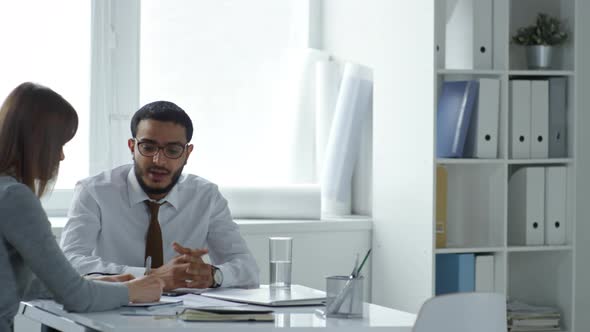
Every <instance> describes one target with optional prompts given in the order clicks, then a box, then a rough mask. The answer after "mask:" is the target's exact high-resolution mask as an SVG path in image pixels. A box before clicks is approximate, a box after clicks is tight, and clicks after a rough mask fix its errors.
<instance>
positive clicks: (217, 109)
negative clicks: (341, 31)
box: [139, 0, 314, 186]
mask: <svg viewBox="0 0 590 332" xmlns="http://www.w3.org/2000/svg"><path fill="white" fill-rule="evenodd" d="M140 22H141V29H140V36H141V39H140V40H141V42H140V66H139V68H140V75H139V76H140V80H139V82H140V83H139V101H140V104H141V105H144V104H146V103H149V102H152V101H155V100H169V101H172V102H175V103H177V104H178V105H179V106H180V107H182V108H183V109H184V110H185V111H187V112H188V113H189V115H190V116H191V118H192V120H193V122H194V126H195V134H194V138H193V144H194V146H195V149H194V152H193V154H192V155H191V160H189V163H188V165H187V167H186V168H185V170H187V171H188V172H191V173H194V174H198V175H200V176H203V177H205V178H207V179H209V180H211V181H213V182H216V183H219V184H221V185H231V186H240V185H249V186H252V185H254V186H256V185H276V184H294V183H302V182H309V181H313V180H314V179H311V178H309V177H308V178H302V177H298V176H296V174H297V173H298V172H297V171H295V170H294V169H296V168H313V166H314V165H313V163H312V160H304V159H299V160H296V159H294V158H293V157H294V154H293V152H294V151H296V150H297V149H308V150H309V149H313V146H307V147H296V145H297V144H305V142H306V141H305V140H298V139H297V135H298V134H300V133H301V130H302V128H297V123H298V122H297V116H298V115H297V114H296V112H297V110H296V109H295V108H294V107H293V105H295V104H297V101H296V100H294V98H296V97H297V96H296V95H293V94H291V93H292V92H293V91H294V90H295V89H296V88H297V87H296V86H293V84H292V83H293V82H292V81H290V80H292V79H293V78H294V77H295V76H296V75H294V73H293V71H294V70H300V69H301V66H297V63H300V62H298V60H299V59H297V58H296V56H298V55H301V54H302V52H300V51H294V50H295V49H299V50H301V49H303V48H305V47H307V43H308V11H307V4H306V1H301V0H281V1H277V0H249V1H242V0H225V1H193V0H175V1H170V0H148V1H142V2H141V17H140ZM303 130H304V131H305V130H306V131H307V135H308V137H313V131H314V128H304V129H303Z"/></svg>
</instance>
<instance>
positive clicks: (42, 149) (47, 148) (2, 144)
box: [0, 82, 78, 197]
mask: <svg viewBox="0 0 590 332" xmlns="http://www.w3.org/2000/svg"><path fill="white" fill-rule="evenodd" d="M77 129H78V115H77V114H76V111H75V110H74V108H73V107H72V105H70V103H68V102H67V101H66V100H65V99H64V98H63V97H62V96H60V95H59V94H58V93H56V92H55V91H53V90H51V89H49V88H47V87H44V86H42V85H39V84H35V83H30V82H26V83H22V84H21V85H19V86H18V87H16V89H14V90H13V91H12V92H11V93H10V94H9V95H8V97H7V98H6V100H5V101H4V103H3V104H2V107H0V174H10V175H12V176H14V177H15V178H16V179H17V180H18V181H19V182H21V183H23V184H25V185H26V186H28V187H29V188H31V190H32V191H33V192H34V193H35V194H36V195H37V197H41V196H42V195H43V194H44V193H45V190H46V188H47V183H48V182H49V181H50V180H52V179H53V178H55V177H56V176H57V170H58V168H59V162H60V158H61V152H62V148H63V146H64V144H65V143H66V142H68V141H69V140H71V139H72V137H74V135H75V134H76V130H77Z"/></svg>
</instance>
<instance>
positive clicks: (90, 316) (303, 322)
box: [18, 300, 416, 332]
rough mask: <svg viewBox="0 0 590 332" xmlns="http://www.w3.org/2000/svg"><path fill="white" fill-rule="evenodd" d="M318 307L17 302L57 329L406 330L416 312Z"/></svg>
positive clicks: (371, 306) (202, 331)
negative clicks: (156, 309)
mask: <svg viewBox="0 0 590 332" xmlns="http://www.w3.org/2000/svg"><path fill="white" fill-rule="evenodd" d="M317 308H321V307H288V308H273V310H274V311H275V321H274V322H214V323H203V322H184V321H182V320H178V319H174V318H156V317H150V316H123V315H120V314H119V311H118V310H113V311H105V312H95V313H85V314H79V313H71V312H66V311H63V310H62V309H61V305H59V304H57V303H55V302H54V301H48V300H35V301H30V302H21V304H20V308H19V312H18V315H22V316H24V317H26V318H28V319H31V320H34V321H37V322H39V323H41V324H42V325H45V326H49V327H53V328H55V329H58V330H61V331H77V332H86V331H109V332H115V331H144V330H165V331H168V332H173V331H188V330H193V331H194V330H196V329H198V331H200V332H230V331H231V332H234V331H237V330H240V331H244V330H249V331H281V330H282V331H285V330H284V329H286V328H289V329H296V330H297V331H317V332H319V331H389V332H398V331H405V332H410V331H411V330H412V326H413V325H414V321H415V320H416V315H414V314H411V313H407V312H403V311H399V310H394V309H389V308H385V307H382V306H378V305H375V304H369V303H365V307H364V310H365V312H364V317H363V318H362V319H338V318H327V319H324V318H322V317H321V316H319V315H317V314H315V313H314V312H315V309H317Z"/></svg>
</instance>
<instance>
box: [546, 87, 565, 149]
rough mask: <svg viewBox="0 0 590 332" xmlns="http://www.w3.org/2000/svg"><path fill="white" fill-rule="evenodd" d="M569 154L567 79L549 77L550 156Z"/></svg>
mask: <svg viewBox="0 0 590 332" xmlns="http://www.w3.org/2000/svg"><path fill="white" fill-rule="evenodd" d="M566 156H567V79H566V78H564V77H552V78H550V79H549V158H562V157H566Z"/></svg>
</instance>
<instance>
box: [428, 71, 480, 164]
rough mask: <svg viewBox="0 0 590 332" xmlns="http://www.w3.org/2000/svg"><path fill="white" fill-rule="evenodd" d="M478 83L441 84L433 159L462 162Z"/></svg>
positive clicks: (452, 82)
mask: <svg viewBox="0 0 590 332" xmlns="http://www.w3.org/2000/svg"><path fill="white" fill-rule="evenodd" d="M478 88H479V82H478V81H475V80H472V81H444V82H443V86H442V90H441V94H440V97H439V99H438V110H437V119H436V156H437V157H439V158H461V157H463V149H464V147H465V139H466V137H467V131H468V129H469V124H470V123H471V114H472V113H473V109H474V107H475V100H476V99H477V92H478Z"/></svg>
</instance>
